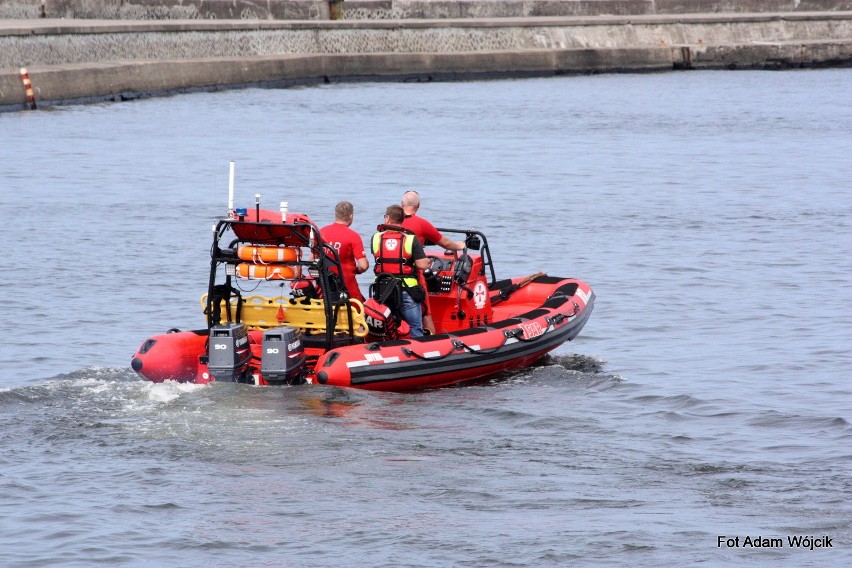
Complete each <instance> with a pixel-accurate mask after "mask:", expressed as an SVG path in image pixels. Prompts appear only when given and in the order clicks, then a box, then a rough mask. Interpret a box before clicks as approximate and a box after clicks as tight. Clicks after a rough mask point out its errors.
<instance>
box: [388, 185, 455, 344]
mask: <svg viewBox="0 0 852 568" xmlns="http://www.w3.org/2000/svg"><path fill="white" fill-rule="evenodd" d="M400 205H402V210H403V212H404V213H405V220H403V222H402V226H403V227H405V228H406V229H408V230H409V231H411V232H412V233H414V236H415V237H417V239H418V240H419V241H420V242H421V243H422V244H423V246H424V247H426V246H429V245H438V246H441V247H444V249H445V250H462V249H464V243H463V242H461V241H454V240H452V239H450V238H449V237H446V236H444V235H442V234H441V232H440V231H439V230H438V229H436V228H435V225H433V224H432V223H430V222H429V221H427V220H426V219H424V218H423V217H419V216H418V215H417V210H418V209H420V194H419V193H417V192H416V191H414V190H409V191H406V192H405V193H403V194H402V202H401V203H400ZM420 285H421V286H423V288H424V289H426V282H425V280H424V279H423V274H422V273H421V275H420ZM423 305H424V307H425V312H424V314H423V327H424V328H426V329H427V330H428V331H429V333H430V334H432V335H434V334H435V324H434V323H433V321H432V313H431V311H432V310H431V307H430V306H429V294H426V300H425V301H424V302H423Z"/></svg>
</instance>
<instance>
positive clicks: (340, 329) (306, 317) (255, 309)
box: [201, 294, 367, 337]
mask: <svg viewBox="0 0 852 568" xmlns="http://www.w3.org/2000/svg"><path fill="white" fill-rule="evenodd" d="M238 301H239V302H241V303H242V307H241V311H240V319H241V321H242V323H244V324H246V327H248V328H249V329H269V328H272V327H280V326H282V325H287V326H290V327H297V328H300V329H302V330H304V331H306V332H311V333H317V332H325V330H326V326H325V323H326V321H325V306H324V304H323V301H322V300H321V299H316V298H315V299H311V300H298V301H297V300H293V299H291V298H285V297H267V296H259V295H256V296H243V297H242V298H240V299H239V300H238V299H237V298H236V297H234V296H232V297H231V298H230V302H229V303H230V306H229V307H230V312H231V317H232V318H233V317H235V316H236V313H237V305H236V304H237V302H238ZM224 302H225V300H222V323H224V322H226V321H228V314H227V312H228V309H227V308H226V306H225V305H224ZM349 306H350V307H351V309H352V328H353V332H354V334H355V336H357V337H364V336H366V335H367V320H366V319H365V317H364V304H362V303H361V301H360V300H356V299H354V298H350V299H349ZM201 307H202V309H206V308H207V294H203V295H202V296H201ZM280 316H283V318H280ZM334 330H335V332H337V333H349V312H348V311H347V310H346V306H345V305H342V306H340V308H339V311H338V313H337V321H336V322H335V326H334Z"/></svg>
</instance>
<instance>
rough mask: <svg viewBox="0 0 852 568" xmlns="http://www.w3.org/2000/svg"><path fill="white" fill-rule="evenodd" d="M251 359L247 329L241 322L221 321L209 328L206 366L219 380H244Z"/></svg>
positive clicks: (238, 381)
mask: <svg viewBox="0 0 852 568" xmlns="http://www.w3.org/2000/svg"><path fill="white" fill-rule="evenodd" d="M249 361H251V347H250V346H249V338H248V331H247V329H246V326H245V324H242V323H223V324H219V325H214V326H213V327H211V328H210V340H209V344H208V347H207V368H208V370H209V371H210V374H211V375H213V377H214V378H215V379H216V380H217V381H220V382H226V383H228V382H230V383H240V382H246V380H247V374H248V373H247V371H248V368H249Z"/></svg>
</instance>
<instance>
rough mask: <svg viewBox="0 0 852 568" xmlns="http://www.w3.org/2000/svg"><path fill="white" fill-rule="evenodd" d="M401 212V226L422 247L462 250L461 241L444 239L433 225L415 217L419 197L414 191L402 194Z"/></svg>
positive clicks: (462, 244) (418, 205)
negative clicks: (412, 234) (421, 244)
mask: <svg viewBox="0 0 852 568" xmlns="http://www.w3.org/2000/svg"><path fill="white" fill-rule="evenodd" d="M400 205H402V210H403V211H405V220H404V221H403V222H402V226H403V227H405V228H406V229H408V230H409V231H411V232H413V233H414V236H415V237H417V238H418V239H419V240H420V242H421V243H423V246H424V247H425V246H428V245H438V246H440V247H443V248H444V249H445V250H462V249H463V248H464V243H463V242H461V241H453V240H451V239H450V238H449V237H445V236H444V235H442V234H441V233H440V231H438V229H436V228H435V225H433V224H432V223H430V222H429V221H427V220H426V219H424V218H423V217H418V216H417V210H418V209H420V195H419V194H418V193H417V192H416V191H406V192H405V193H404V194H402V202H401V203H400Z"/></svg>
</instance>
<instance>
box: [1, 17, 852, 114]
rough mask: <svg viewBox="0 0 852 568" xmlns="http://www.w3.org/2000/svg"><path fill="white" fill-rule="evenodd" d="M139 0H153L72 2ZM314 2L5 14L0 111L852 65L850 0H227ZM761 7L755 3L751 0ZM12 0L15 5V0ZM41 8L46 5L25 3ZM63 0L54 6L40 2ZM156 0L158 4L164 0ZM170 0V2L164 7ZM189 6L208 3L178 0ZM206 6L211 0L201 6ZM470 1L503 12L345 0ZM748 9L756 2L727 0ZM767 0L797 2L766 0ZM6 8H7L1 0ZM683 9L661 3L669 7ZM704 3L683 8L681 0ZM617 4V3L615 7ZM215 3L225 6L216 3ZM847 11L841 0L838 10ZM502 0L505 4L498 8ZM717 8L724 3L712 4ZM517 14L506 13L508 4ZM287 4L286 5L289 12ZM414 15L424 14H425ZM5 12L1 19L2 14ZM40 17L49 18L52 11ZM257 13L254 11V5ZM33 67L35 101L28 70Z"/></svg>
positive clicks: (31, 70)
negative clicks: (399, 11)
mask: <svg viewBox="0 0 852 568" xmlns="http://www.w3.org/2000/svg"><path fill="white" fill-rule="evenodd" d="M75 1H76V3H77V4H86V5H95V4H96V5H99V6H107V7H109V6H113V7H120V6H125V7H127V6H133V5H137V6H138V5H140V4H144V5H153V4H155V3H156V0H135V1H133V0H131V1H125V2H113V3H111V2H98V3H93V2H86V1H85V0H64V4H66V5H70V4H73V3H74V2H75ZM288 3H289V4H292V6H291V8H294V7H295V6H296V5H302V4H304V5H310V6H313V8H316V9H317V13H318V14H319V15H318V16H317V17H307V18H302V19H291V18H270V17H269V16H268V14H267V16H266V17H264V18H252V19H227V20H223V19H220V18H216V19H200V18H197V19H196V18H193V19H159V20H154V19H134V20H119V19H100V20H88V19H68V18H65V19H57V18H49V17H45V18H37V17H35V18H28V17H27V18H20V19H18V18H15V17H12V18H10V19H6V20H0V109H2V110H17V109H22V108H30V107H32V106H35V105H37V104H44V105H49V104H56V103H60V102H74V101H86V100H109V99H113V100H121V99H128V98H135V97H140V96H151V95H157V94H164V93H174V92H183V91H191V90H199V89H217V88H227V87H236V86H243V85H260V84H273V85H275V84H295V83H310V82H322V81H342V80H350V79H361V80H363V79H370V80H446V79H464V78H476V77H485V76H525V75H529V76H532V75H537V76H543V75H553V74H565V73H591V72H616V71H663V70H672V69H702V68H780V67H800V66H801V67H805V66H818V65H849V64H850V63H852V6H847V4H852V0H849V2H845V1H843V0H839V1H835V2H830V1H829V0H817V1H814V2H811V3H810V6H811V7H812V8H815V9H816V8H820V9H821V10H820V11H800V10H799V9H798V7H801V6H802V5H807V4H808V3H807V2H806V1H805V0H802V1H801V2H795V5H796V6H795V7H791V8H790V11H787V12H781V13H776V12H766V11H764V12H748V13H743V12H726V13H720V12H718V8H720V7H722V8H724V6H725V5H728V4H732V3H731V2H713V1H711V0H698V1H691V2H690V1H689V0H681V1H680V2H675V1H674V0H672V1H669V2H667V3H666V2H660V1H659V0H657V1H656V2H650V1H645V0H635V1H631V0H620V1H616V0H612V1H610V0H598V3H599V4H598V7H599V8H602V9H604V10H602V11H607V10H609V11H613V10H618V9H625V10H626V9H628V7H629V9H633V10H638V9H640V8H641V9H646V10H647V9H648V8H650V7H653V8H654V11H655V12H657V13H641V14H630V15H617V14H605V13H603V14H596V15H583V16H562V15H558V16H542V17H532V16H523V17H516V16H506V15H504V14H506V13H507V12H506V10H509V9H510V8H511V9H512V10H515V11H518V10H520V9H521V8H523V6H527V8H529V7H530V6H533V5H537V4H550V5H551V6H550V7H551V8H553V9H555V7H556V6H557V5H561V6H562V10H563V11H567V10H568V9H569V8H572V7H573V8H574V9H578V8H579V7H580V6H581V5H582V6H585V8H584V9H585V10H589V9H590V6H591V5H592V4H594V2H591V1H590V0H589V1H579V0H563V1H557V0H553V1H551V2H535V1H533V2H527V3H523V2H509V1H505V2H504V1H501V0H479V1H477V2H467V3H451V2H439V1H434V2H407V3H395V2H379V1H378V0H376V1H373V2H370V1H365V2H357V3H356V2H345V5H346V6H347V8H346V10H345V11H344V12H343V13H344V15H345V19H343V20H336V21H331V20H328V19H322V18H321V16H322V14H320V12H321V11H322V10H321V9H322V7H323V6H325V10H326V12H325V16H323V17H324V18H328V15H329V12H328V5H327V3H324V2H299V1H294V2H275V1H267V2H259V1H255V2H244V3H238V2H227V3H225V2H220V3H219V4H222V5H224V4H228V5H232V6H237V5H241V6H243V7H244V8H245V7H246V6H248V5H251V6H257V5H259V4H263V5H264V6H268V7H270V8H271V7H273V6H276V5H279V4H288ZM755 3H757V2H755ZM12 4H14V2H13V3H12ZM18 4H19V5H25V6H31V7H33V8H38V7H40V3H38V5H37V3H35V2H25V1H24V0H19V1H18ZM61 4H63V1H57V2H53V3H49V0H48V3H46V5H45V11H46V12H47V11H50V10H52V9H55V8H57V7H58V6H59V5H61ZM159 4H163V2H160V3H159ZM170 4H171V5H173V4H175V2H172V3H170ZM180 4H181V5H182V6H184V7H188V6H197V5H199V4H201V3H200V2H195V3H193V2H187V1H184V2H181V3H180ZM207 4H215V2H213V3H211V2H209V0H208V2H207ZM350 4H352V5H355V4H360V5H364V4H374V5H375V6H373V8H375V9H377V10H378V9H379V8H380V7H381V6H385V7H389V9H390V10H393V9H394V5H395V4H399V6H397V8H399V7H400V6H402V5H408V4H417V5H419V6H421V8H422V9H425V8H426V7H428V5H431V6H432V9H434V10H437V9H438V8H439V7H440V6H442V5H444V6H447V5H462V4H463V5H466V6H467V7H468V9H470V8H471V7H473V6H476V5H478V6H480V7H482V10H483V12H481V13H487V10H486V8H488V6H490V9H491V13H498V12H499V14H501V15H499V16H478V17H467V18H449V17H439V18H433V19H420V18H401V19H396V20H391V19H384V18H381V17H376V18H367V17H362V18H350V17H349V12H348V9H349V8H348V6H349V5H350ZM733 4H737V5H748V4H750V2H748V1H745V2H739V3H733ZM759 4H761V5H764V6H765V5H767V4H778V5H782V4H791V3H790V2H782V1H781V0H778V1H777V2H775V1H772V0H769V1H767V2H759ZM4 5H6V9H9V7H10V5H9V4H8V3H5V4H4ZM664 5H666V6H668V10H669V11H673V12H675V13H658V12H660V11H661V7H662V6H664ZM683 5H688V6H690V7H692V8H696V7H697V6H699V5H700V6H702V7H703V9H704V10H708V12H696V13H684V12H685V10H682V9H681V10H678V9H677V6H683ZM619 6H621V8H619ZM219 7H220V8H222V7H224V6H219ZM838 7H839V8H841V9H840V10H838V9H837V8H838ZM498 8H499V9H500V10H498ZM714 9H716V10H714ZM510 12H511V11H510ZM282 13H283V12H282ZM418 13H419V12H418ZM0 15H3V14H2V13H0ZM45 15H46V16H49V15H50V14H48V13H46V14H45ZM252 15H254V16H257V14H255V13H254V12H252ZM22 67H24V68H26V69H27V71H28V77H29V80H30V81H31V93H32V95H31V97H30V98H29V100H28V96H27V89H26V88H25V84H24V79H23V76H22V73H21V68H22Z"/></svg>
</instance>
